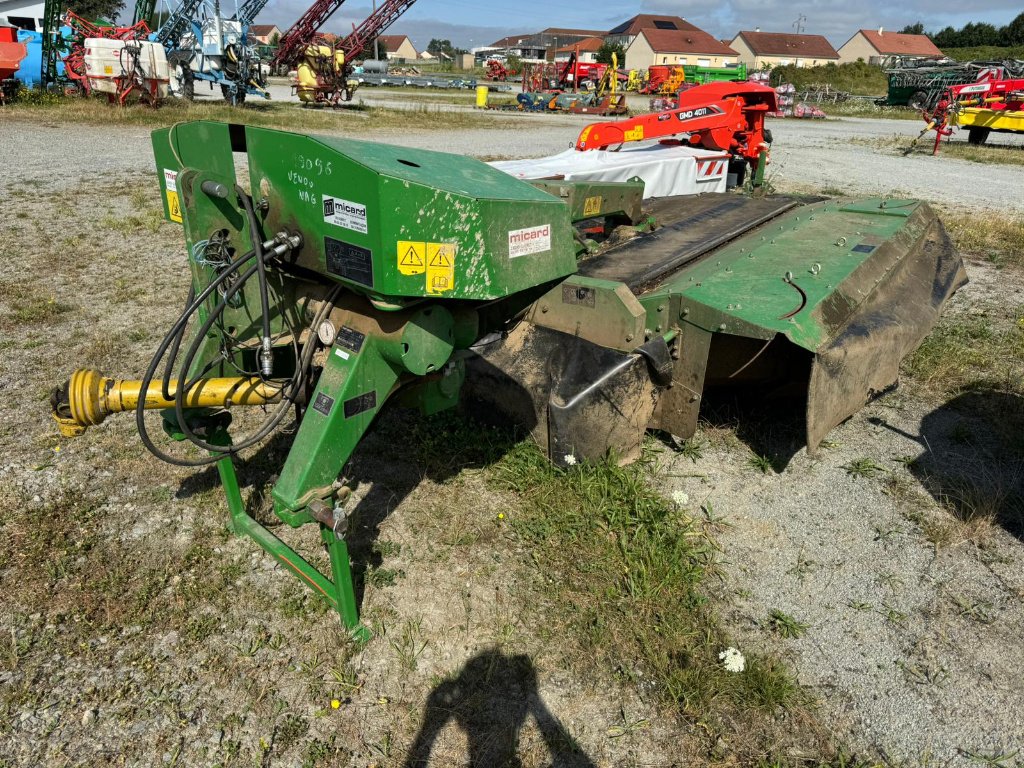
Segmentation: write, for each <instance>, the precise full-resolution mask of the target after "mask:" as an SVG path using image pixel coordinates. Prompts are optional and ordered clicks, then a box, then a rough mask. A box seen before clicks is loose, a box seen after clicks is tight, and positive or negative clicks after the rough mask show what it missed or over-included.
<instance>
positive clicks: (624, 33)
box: [604, 13, 702, 48]
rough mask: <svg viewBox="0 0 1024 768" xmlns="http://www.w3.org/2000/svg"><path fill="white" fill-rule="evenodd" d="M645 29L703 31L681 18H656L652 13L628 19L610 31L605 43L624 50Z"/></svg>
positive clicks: (605, 37)
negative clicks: (618, 45)
mask: <svg viewBox="0 0 1024 768" xmlns="http://www.w3.org/2000/svg"><path fill="white" fill-rule="evenodd" d="M645 29H658V30H661V31H663V32H679V31H682V30H685V31H690V32H700V31H702V30H701V29H700V28H699V27H695V26H694V25H693V24H691V23H690V22H688V21H687V20H686V19H683V18H680V17H679V16H656V15H654V14H651V13H640V14H637V15H636V16H633V17H632V18H629V19H626V20H625V21H624V22H622V23H621V24H619V25H618V26H617V27H614V28H613V29H610V30H608V33H607V34H606V35H605V36H604V39H605V42H608V43H612V44H615V43H618V44H620V45H621V46H622V47H623V48H628V47H629V46H630V45H631V44H632V42H633V41H634V40H635V39H636V37H637V35H639V34H640V32H642V31H643V30H645Z"/></svg>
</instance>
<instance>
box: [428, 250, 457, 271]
mask: <svg viewBox="0 0 1024 768" xmlns="http://www.w3.org/2000/svg"><path fill="white" fill-rule="evenodd" d="M451 265H452V260H451V259H450V258H449V257H448V254H447V253H446V252H445V250H444V249H441V248H439V249H438V251H437V253H435V254H434V256H433V258H432V259H431V260H430V266H432V267H450V266H451Z"/></svg>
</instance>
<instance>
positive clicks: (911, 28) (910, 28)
mask: <svg viewBox="0 0 1024 768" xmlns="http://www.w3.org/2000/svg"><path fill="white" fill-rule="evenodd" d="M900 34H901V35H923V34H924V24H922V23H921V22H920V21H918V22H915V23H913V24H907V26H905V27H904V28H903V29H901V30H900Z"/></svg>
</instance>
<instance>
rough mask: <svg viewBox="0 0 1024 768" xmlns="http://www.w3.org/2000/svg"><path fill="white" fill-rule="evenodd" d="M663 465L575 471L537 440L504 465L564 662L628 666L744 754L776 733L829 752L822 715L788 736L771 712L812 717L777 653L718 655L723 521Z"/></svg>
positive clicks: (501, 474) (502, 473)
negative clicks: (668, 479)
mask: <svg viewBox="0 0 1024 768" xmlns="http://www.w3.org/2000/svg"><path fill="white" fill-rule="evenodd" d="M654 469H655V467H654V464H653V463H652V456H651V455H650V454H648V456H647V457H646V459H645V460H643V461H641V462H639V463H636V464H633V465H631V466H628V467H619V466H617V465H616V464H615V462H614V461H609V462H607V463H601V464H581V465H577V466H573V467H570V468H568V469H567V470H564V471H563V470H560V469H557V468H554V467H552V466H551V464H550V463H548V461H547V460H546V459H545V458H544V457H543V456H542V455H541V453H540V451H539V450H538V449H537V447H536V446H535V445H534V444H533V443H532V442H529V443H521V444H519V445H517V446H515V447H514V448H513V449H512V450H511V451H509V452H508V453H507V454H506V455H505V456H504V457H503V458H502V460H501V461H500V462H499V463H498V465H497V467H496V468H495V477H496V479H497V480H498V482H499V483H500V484H501V485H503V486H504V487H506V488H510V489H512V490H513V491H515V492H516V494H517V495H518V496H519V498H520V499H521V503H520V504H519V505H517V509H516V512H515V513H514V514H513V516H512V519H511V521H510V522H511V524H512V528H513V530H514V531H515V532H516V534H517V536H518V538H519V539H520V540H521V541H522V543H523V546H524V548H526V549H527V550H528V551H530V552H531V553H532V557H533V559H534V562H535V563H536V566H537V568H538V569H539V571H540V575H541V576H542V582H543V583H544V584H546V587H545V592H546V593H547V597H546V599H545V600H544V601H543V603H542V604H544V605H547V606H550V607H549V608H548V609H547V610H545V611H544V614H545V622H544V629H543V630H542V631H543V632H545V634H546V635H547V636H548V637H549V639H550V641H551V643H552V644H554V647H556V648H557V653H558V654H559V656H560V657H561V659H562V664H564V665H566V666H568V667H569V668H572V669H576V670H578V674H582V675H592V674H595V673H596V672H597V671H599V670H601V669H615V670H617V674H618V675H619V676H621V677H622V678H624V679H626V680H629V681H631V682H633V683H634V684H636V685H640V686H642V687H643V688H648V689H650V690H652V691H654V692H656V693H657V694H659V695H660V696H661V697H662V698H663V699H664V700H665V701H666V702H668V703H670V704H671V705H673V706H674V707H676V708H678V711H680V712H681V713H682V714H683V715H684V716H686V717H687V718H688V719H692V720H693V721H695V722H697V723H699V724H700V725H701V729H702V731H703V732H705V733H706V734H708V740H709V741H710V742H711V743H714V741H715V740H716V739H717V738H718V737H719V736H722V737H725V738H728V740H729V742H730V746H731V748H732V750H733V753H732V754H733V755H734V756H738V757H739V756H745V757H741V758H740V759H747V760H750V759H752V758H753V756H755V755H761V756H763V755H764V754H765V752H764V751H763V750H764V749H765V746H766V745H767V744H769V743H772V742H773V741H774V740H776V739H781V740H782V741H775V743H774V746H773V747H771V748H769V753H773V752H775V750H780V751H781V749H782V747H781V746H780V745H781V743H782V742H785V741H788V740H789V738H792V739H794V740H795V741H796V742H798V743H801V745H802V746H803V747H809V748H811V749H816V750H818V751H819V752H820V751H825V752H827V750H828V745H827V743H826V742H823V741H822V740H821V738H820V734H818V733H817V732H816V730H815V727H814V726H813V721H812V720H810V719H806V718H805V719H804V720H803V721H802V722H803V725H804V726H805V727H796V726H795V727H794V731H793V732H792V733H790V734H788V736H782V735H781V734H780V733H779V732H778V731H777V730H776V726H775V723H774V722H773V718H771V717H770V716H768V713H770V712H772V711H774V710H777V709H779V708H782V709H785V710H788V711H790V712H791V716H792V718H793V721H794V722H801V717H805V713H804V711H803V707H804V705H805V704H806V703H807V698H806V695H805V693H804V692H803V691H802V690H801V689H800V688H799V686H798V685H797V682H796V680H795V679H794V678H793V677H792V675H791V673H790V672H789V671H788V670H787V669H786V668H785V666H784V665H782V664H780V663H779V661H778V660H777V659H773V658H771V657H770V656H762V655H750V656H748V657H747V660H746V663H747V668H746V671H745V672H743V673H742V674H736V673H733V672H729V671H726V670H725V669H724V668H723V666H722V664H721V662H720V661H719V656H718V654H719V653H720V652H721V651H722V650H723V649H724V648H726V647H728V646H729V645H730V642H729V638H728V637H727V636H726V634H725V632H724V631H723V629H722V627H721V626H720V625H719V623H718V620H717V617H716V615H715V610H714V607H713V606H712V605H711V604H710V603H709V601H708V599H707V598H706V596H705V595H706V591H705V589H706V584H705V582H706V581H707V580H709V579H712V578H714V577H715V574H716V572H717V567H718V566H717V564H716V554H717V551H718V550H717V545H716V544H715V541H714V536H713V534H714V524H713V523H712V522H710V521H708V520H707V519H706V518H705V516H704V514H703V512H702V511H701V510H693V511H691V510H688V509H683V508H680V507H679V506H677V505H676V504H674V503H673V502H670V501H667V500H666V499H664V498H663V497H662V496H661V495H660V494H659V493H658V492H657V491H656V490H654V486H656V485H657V481H656V479H655V478H654V477H652V476H651V475H650V472H651V471H652V470H654ZM737 723H742V725H741V726H737ZM737 731H740V732H742V733H743V734H744V735H743V736H739V735H737ZM812 745H815V746H813V747H812Z"/></svg>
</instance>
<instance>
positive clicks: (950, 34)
mask: <svg viewBox="0 0 1024 768" xmlns="http://www.w3.org/2000/svg"><path fill="white" fill-rule="evenodd" d="M932 42H933V43H935V45H937V46H938V47H939V48H960V47H962V46H961V44H960V32H959V31H958V30H956V29H953V27H946V28H945V29H943V30H941V31H939V32H936V33H935V34H934V35H932Z"/></svg>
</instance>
